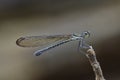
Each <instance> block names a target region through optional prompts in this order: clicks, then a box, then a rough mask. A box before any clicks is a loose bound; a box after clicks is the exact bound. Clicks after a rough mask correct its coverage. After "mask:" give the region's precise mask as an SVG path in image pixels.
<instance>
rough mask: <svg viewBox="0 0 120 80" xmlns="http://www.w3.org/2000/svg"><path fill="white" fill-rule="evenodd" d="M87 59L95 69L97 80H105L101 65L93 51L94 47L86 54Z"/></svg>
mask: <svg viewBox="0 0 120 80" xmlns="http://www.w3.org/2000/svg"><path fill="white" fill-rule="evenodd" d="M86 57H87V58H88V59H89V62H90V64H91V66H92V68H93V71H94V73H95V77H96V78H95V80H105V79H104V76H103V73H102V70H101V67H100V64H99V62H98V61H97V58H96V54H95V51H94V50H93V48H92V46H90V49H88V50H87V52H86Z"/></svg>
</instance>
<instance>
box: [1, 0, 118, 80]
mask: <svg viewBox="0 0 120 80" xmlns="http://www.w3.org/2000/svg"><path fill="white" fill-rule="evenodd" d="M86 30H89V31H91V37H90V38H89V39H88V41H89V43H90V44H92V45H93V47H94V49H95V51H96V53H97V58H98V61H100V64H101V67H102V69H103V73H104V76H105V78H106V80H120V62H119V61H120V51H119V49H120V1H119V0H0V80H94V73H93V71H92V67H91V66H90V64H89V62H88V60H87V58H86V57H85V56H84V55H83V54H80V53H78V52H77V46H78V42H71V43H68V44H65V45H62V46H59V47H57V48H55V49H52V50H50V51H48V52H46V53H44V54H43V55H41V56H39V57H35V56H33V55H32V54H33V53H34V51H36V50H38V49H41V48H43V47H45V46H43V47H40V48H21V47H18V46H17V45H16V43H15V42H16V40H17V39H18V38H19V37H21V36H33V35H50V34H67V33H68V34H69V33H81V32H82V31H86Z"/></svg>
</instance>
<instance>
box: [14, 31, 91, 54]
mask: <svg viewBox="0 0 120 80" xmlns="http://www.w3.org/2000/svg"><path fill="white" fill-rule="evenodd" d="M89 36H90V32H89V31H84V32H82V33H81V34H68V35H50V36H26V37H21V38H19V39H17V41H16V44H17V45H18V46H21V47H38V46H43V45H46V44H50V43H53V42H57V41H59V42H58V43H56V44H54V45H50V46H48V47H46V48H43V49H40V50H38V51H36V52H35V53H34V55H35V56H39V55H40V54H42V53H44V52H45V51H48V50H50V49H52V48H55V47H57V46H59V45H62V44H64V43H67V42H70V41H75V40H78V41H79V46H82V42H83V41H84V39H85V38H88V37H89Z"/></svg>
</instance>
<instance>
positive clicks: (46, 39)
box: [16, 35, 71, 47]
mask: <svg viewBox="0 0 120 80" xmlns="http://www.w3.org/2000/svg"><path fill="white" fill-rule="evenodd" d="M70 37H71V35H52V36H27V37H21V38H19V39H17V41H16V44H17V45H18V46H21V47H38V46H42V45H46V44H50V43H53V42H56V41H59V40H66V39H69V38H70Z"/></svg>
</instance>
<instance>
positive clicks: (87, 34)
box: [81, 31, 90, 38]
mask: <svg viewBox="0 0 120 80" xmlns="http://www.w3.org/2000/svg"><path fill="white" fill-rule="evenodd" d="M81 37H83V38H88V37H90V31H84V32H82V34H81Z"/></svg>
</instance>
